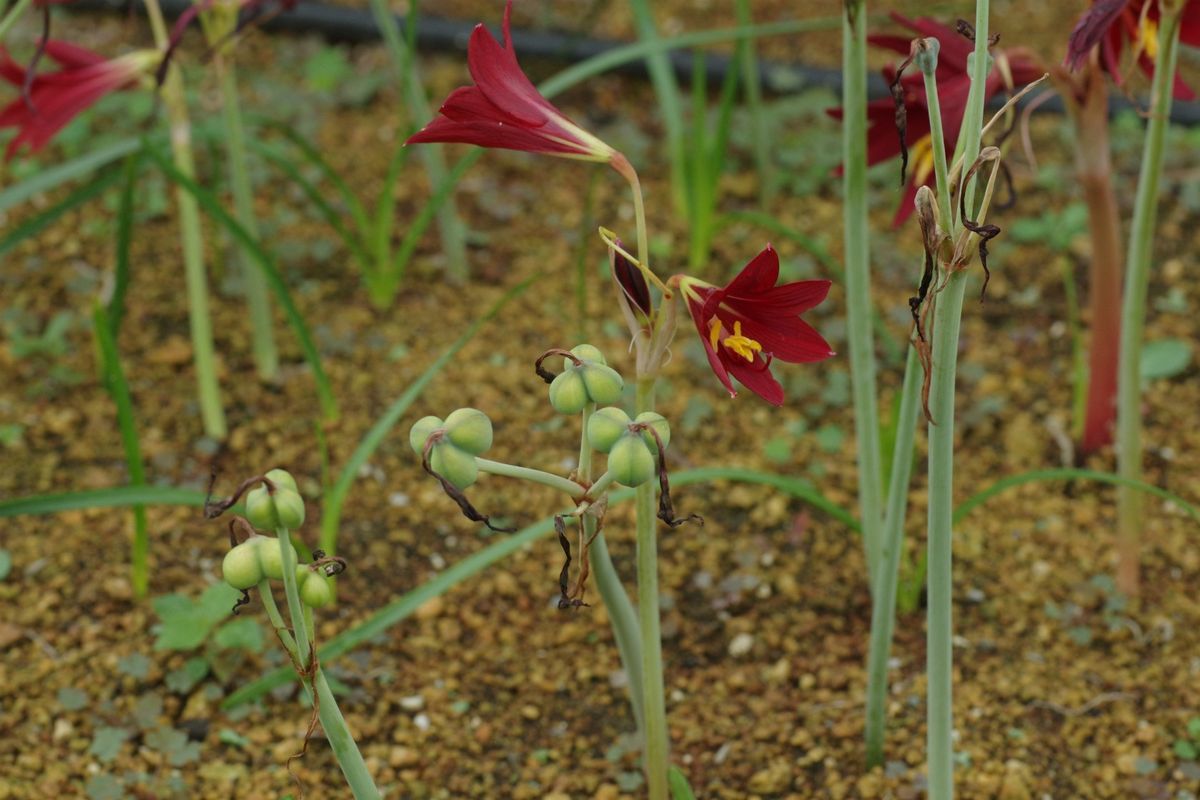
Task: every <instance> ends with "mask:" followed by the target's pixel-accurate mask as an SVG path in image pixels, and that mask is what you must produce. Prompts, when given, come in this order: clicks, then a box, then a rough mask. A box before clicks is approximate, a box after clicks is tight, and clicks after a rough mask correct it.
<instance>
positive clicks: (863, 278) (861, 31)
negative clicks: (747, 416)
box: [842, 0, 883, 591]
mask: <svg viewBox="0 0 1200 800" xmlns="http://www.w3.org/2000/svg"><path fill="white" fill-rule="evenodd" d="M843 9H844V10H843V14H844V16H843V20H842V62H843V63H842V73H843V75H844V79H843V80H844V83H843V85H842V113H843V115H844V116H843V119H842V164H843V165H844V167H845V172H844V181H843V185H844V187H845V189H844V200H843V206H842V214H843V230H844V241H845V251H846V256H845V257H846V318H847V319H846V322H847V326H846V337H847V339H848V343H849V346H850V383H851V388H852V389H853V393H854V433H855V437H856V439H857V442H858V505H859V512H860V515H861V517H862V534H863V548H864V550H865V552H866V560H867V583H868V585H869V586H871V587H874V586H875V582H876V579H877V575H878V572H879V551H880V546H881V541H880V536H881V534H880V527H881V525H882V523H883V487H882V482H883V471H882V469H881V468H880V467H881V464H882V463H883V462H882V458H881V455H880V445H879V408H878V405H877V399H876V383H875V342H874V337H873V336H872V333H871V309H872V305H871V273H870V252H869V241H870V239H869V236H870V234H869V231H868V226H867V214H868V209H867V17H866V10H867V9H866V3H865V2H864V0H846V2H845V3H844V6H843ZM872 591H873V590H872Z"/></svg>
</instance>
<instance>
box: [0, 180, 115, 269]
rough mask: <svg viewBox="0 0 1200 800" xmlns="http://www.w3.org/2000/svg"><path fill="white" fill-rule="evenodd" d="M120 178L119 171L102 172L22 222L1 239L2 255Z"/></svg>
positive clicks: (0, 252) (100, 192)
mask: <svg viewBox="0 0 1200 800" xmlns="http://www.w3.org/2000/svg"><path fill="white" fill-rule="evenodd" d="M120 177H121V173H120V171H119V170H108V171H106V172H100V173H98V174H96V175H95V176H93V177H92V178H91V179H90V180H88V181H87V183H84V184H83V185H82V186H79V187H77V188H76V189H74V190H73V191H72V192H71V193H70V194H68V195H67V196H66V197H64V198H63V199H62V200H59V201H58V202H57V203H55V204H54V205H52V206H50V207H49V208H47V209H45V210H44V211H39V212H38V213H37V214H34V215H33V216H32V217H30V218H29V219H26V220H24V221H22V222H21V223H20V224H19V225H17V226H16V227H14V228H12V229H11V230H9V231H8V232H7V233H5V234H4V236H3V237H0V255H4V254H5V253H7V252H8V251H9V250H11V249H13V248H14V247H16V246H17V245H18V244H20V243H21V242H23V241H25V240H26V239H28V238H30V237H31V236H36V235H37V234H38V233H40V232H41V231H42V230H43V229H44V228H45V227H46V226H47V225H50V224H51V223H52V222H54V221H55V220H57V219H58V218H59V217H61V216H62V215H63V214H66V213H67V212H68V211H72V210H74V209H76V208H78V207H79V206H81V205H83V204H84V203H86V202H88V201H89V200H91V199H93V198H94V197H97V196H98V195H100V194H102V193H103V192H104V191H106V190H107V189H108V188H109V187H110V186H112V185H113V184H114V183H116V182H117V179H118V178H120Z"/></svg>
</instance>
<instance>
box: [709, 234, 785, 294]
mask: <svg viewBox="0 0 1200 800" xmlns="http://www.w3.org/2000/svg"><path fill="white" fill-rule="evenodd" d="M777 280H779V253H777V252H775V248H774V247H772V246H771V245H769V244H768V245H767V246H766V247H764V248H763V249H762V251H761V252H759V254H758V255H756V256H755V257H754V258H752V259H750V263H748V264H746V266H744V267H742V271H741V272H739V273H738V274H737V276H736V277H735V278H734V279H733V280H732V281H730V282H729V285H728V286H726V287H725V288H724V289H723V290H720V291H721V293H722V294H724V295H735V296H738V297H751V296H753V295H756V294H760V293H762V292H765V291H768V290H770V289H771V288H773V287H774V286H775V281H777Z"/></svg>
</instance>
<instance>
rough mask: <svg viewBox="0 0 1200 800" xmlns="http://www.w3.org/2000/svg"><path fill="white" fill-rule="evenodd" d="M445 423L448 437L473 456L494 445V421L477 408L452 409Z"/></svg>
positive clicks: (481, 453)
mask: <svg viewBox="0 0 1200 800" xmlns="http://www.w3.org/2000/svg"><path fill="white" fill-rule="evenodd" d="M444 425H445V428H446V438H447V439H449V440H450V441H451V443H453V444H454V445H455V446H456V447H458V448H459V449H461V450H466V451H467V452H468V453H470V454H471V455H473V456H478V455H483V454H484V453H485V452H487V449H488V448H489V447H491V446H492V421H491V420H490V419H488V415H487V414H485V413H483V412H482V411H480V410H479V409H477V408H460V409H458V410H457V411H451V412H450V416H448V417H446V422H445V423H444Z"/></svg>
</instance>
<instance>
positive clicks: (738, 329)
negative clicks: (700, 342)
mask: <svg viewBox="0 0 1200 800" xmlns="http://www.w3.org/2000/svg"><path fill="white" fill-rule="evenodd" d="M708 326H709V327H708V341H709V344H711V345H712V348H713V349H714V350H716V349H717V344H718V343H720V344H723V345H725V347H727V348H728V349H729V350H731V351H732V352H734V353H736V354H737V355H739V356H741V357H742V358H744V359H746V360H747V361H753V360H754V356H755V354H756V353H761V352H762V345H761V344H759V343H758V342H756V341H755V340H754V339H751V338H750V337H748V336H742V323H741V322H740V321H739V320H734V321H733V333H732V334H730V335H729V336H726V337H725V339H724V341H722V340H721V320H719V319H717V318H716V317H713V318H712V319H711V320H709V323H708Z"/></svg>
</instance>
